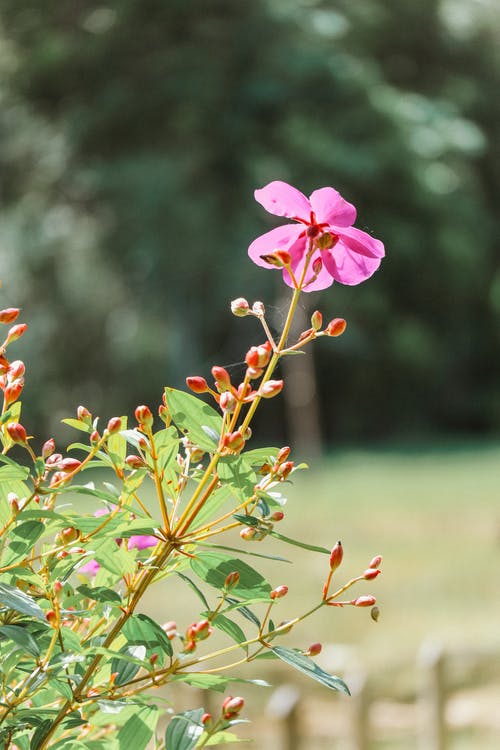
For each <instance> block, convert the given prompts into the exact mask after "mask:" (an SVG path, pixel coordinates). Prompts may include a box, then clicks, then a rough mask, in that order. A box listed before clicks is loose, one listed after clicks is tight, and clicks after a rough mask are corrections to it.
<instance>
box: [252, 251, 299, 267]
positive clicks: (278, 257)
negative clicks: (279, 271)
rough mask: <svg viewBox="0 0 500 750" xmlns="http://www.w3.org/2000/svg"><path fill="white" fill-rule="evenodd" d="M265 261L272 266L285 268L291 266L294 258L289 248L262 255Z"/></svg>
mask: <svg viewBox="0 0 500 750" xmlns="http://www.w3.org/2000/svg"><path fill="white" fill-rule="evenodd" d="M260 257H261V259H262V260H263V261H264V263H268V264H269V265H270V266H274V267H275V268H283V267H284V266H289V265H290V262H291V260H292V256H291V255H290V253H289V252H288V250H275V251H274V253H267V254H265V255H261V256H260Z"/></svg>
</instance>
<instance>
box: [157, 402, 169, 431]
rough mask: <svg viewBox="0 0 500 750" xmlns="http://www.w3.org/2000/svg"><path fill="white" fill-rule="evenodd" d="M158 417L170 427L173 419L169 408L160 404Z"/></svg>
mask: <svg viewBox="0 0 500 750" xmlns="http://www.w3.org/2000/svg"><path fill="white" fill-rule="evenodd" d="M158 416H159V417H160V419H161V421H162V422H163V423H164V424H165V427H170V423H171V421H172V420H171V418H170V412H169V410H168V406H165V404H160V405H159V407H158Z"/></svg>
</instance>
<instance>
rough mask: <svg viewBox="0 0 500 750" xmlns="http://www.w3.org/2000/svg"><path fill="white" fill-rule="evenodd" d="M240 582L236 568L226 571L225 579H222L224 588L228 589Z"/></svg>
mask: <svg viewBox="0 0 500 750" xmlns="http://www.w3.org/2000/svg"><path fill="white" fill-rule="evenodd" d="M239 582H240V574H239V573H238V571H237V570H233V572H232V573H228V574H227V576H226V580H225V581H224V588H225V589H227V590H229V589H232V588H234V586H237V585H238V583H239Z"/></svg>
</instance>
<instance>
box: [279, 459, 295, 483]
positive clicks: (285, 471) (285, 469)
mask: <svg viewBox="0 0 500 750" xmlns="http://www.w3.org/2000/svg"><path fill="white" fill-rule="evenodd" d="M293 467H294V463H293V461H285V462H284V463H282V464H280V465H279V466H278V470H277V471H276V476H277V477H279V478H280V479H281V480H282V481H284V480H285V479H286V478H287V476H288V475H289V474H290V472H291V471H292V469H293Z"/></svg>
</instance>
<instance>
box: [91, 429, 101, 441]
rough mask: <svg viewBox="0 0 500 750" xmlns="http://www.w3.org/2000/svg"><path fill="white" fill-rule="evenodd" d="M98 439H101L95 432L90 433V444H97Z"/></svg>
mask: <svg viewBox="0 0 500 750" xmlns="http://www.w3.org/2000/svg"><path fill="white" fill-rule="evenodd" d="M100 439H101V436H100V435H99V433H98V432H97V430H93V431H92V432H91V433H90V442H91V443H98V442H99V440H100Z"/></svg>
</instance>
